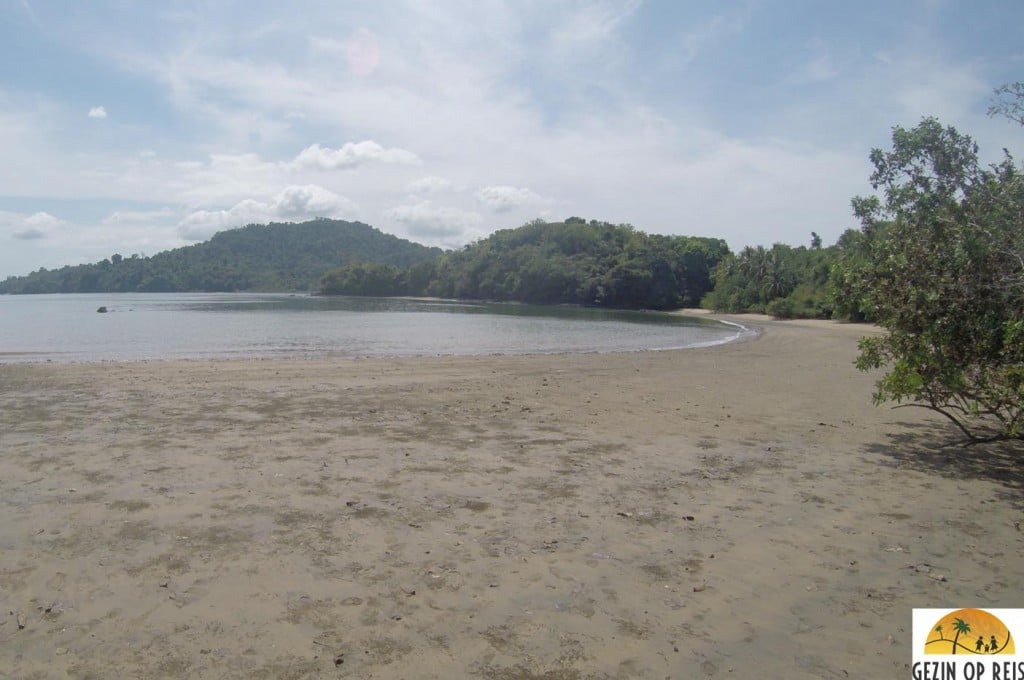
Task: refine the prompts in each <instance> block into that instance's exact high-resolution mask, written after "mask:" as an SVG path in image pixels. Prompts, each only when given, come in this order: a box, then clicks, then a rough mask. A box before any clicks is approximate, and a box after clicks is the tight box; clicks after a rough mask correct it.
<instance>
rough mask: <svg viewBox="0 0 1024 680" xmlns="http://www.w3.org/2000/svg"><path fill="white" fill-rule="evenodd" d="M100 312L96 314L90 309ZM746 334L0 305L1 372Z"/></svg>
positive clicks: (489, 310)
mask: <svg viewBox="0 0 1024 680" xmlns="http://www.w3.org/2000/svg"><path fill="white" fill-rule="evenodd" d="M101 306H102V307H106V309H107V310H108V311H107V313H105V314H104V313H97V309H98V308H99V307H101ZM746 332H747V331H746V329H744V328H742V327H739V326H735V325H730V324H724V323H722V322H717V321H712V320H708V319H698V318H693V317H686V316H681V315H676V314H666V313H657V312H629V311H609V310H599V309H590V308H579V307H546V306H531V305H519V304H493V303H483V302H458V301H447V300H427V299H406V298H348V297H318V296H309V295H288V294H259V293H187V294H179V293H155V294H147V293H121V294H107V293H97V294H75V295H23V296H11V295H5V296H0V363H12V362H36V361H57V362H80V361H135V360H153V359H200V358H243V357H273V356H303V357H323V356H342V357H389V356H394V357H399V356H437V355H455V356H457V355H492V354H533V353H537V354H551V353H575V352H624V351H638V350H652V349H675V348H683V347H697V346H706V345H713V344H719V343H722V342H728V341H730V340H734V339H736V338H738V337H740V336H741V335H743V334H744V333H746Z"/></svg>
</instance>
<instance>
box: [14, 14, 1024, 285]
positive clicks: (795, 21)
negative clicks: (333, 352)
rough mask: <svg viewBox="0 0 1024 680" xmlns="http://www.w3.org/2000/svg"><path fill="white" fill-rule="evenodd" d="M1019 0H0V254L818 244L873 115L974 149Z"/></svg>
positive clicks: (1021, 66)
mask: <svg viewBox="0 0 1024 680" xmlns="http://www.w3.org/2000/svg"><path fill="white" fill-rule="evenodd" d="M1022 29H1024V3H1022V2H1020V1H1019V0H975V1H974V2H963V1H960V2H955V1H953V0H901V1H900V2H892V1H891V0H859V1H858V2H849V1H848V0H785V1H784V0H774V1H770V0H719V1H697V0H685V1H684V0H620V1H617V2H611V1H607V2H605V1H598V0H594V1H589V0H566V1H559V0H518V1H511V0H509V1H502V0H372V1H367V2H362V1H360V0H350V1H346V2H303V1H302V0H295V1H293V2H288V3H281V2H277V1H273V2H271V1H269V0H246V1H245V2H240V1H239V2H234V1H232V0H220V1H218V2H207V1H203V2H176V1H173V0H168V1H166V2H145V1H141V0H140V1H135V0H90V1H89V2H68V1H67V0H52V1H50V0H0V154H2V157H0V278H2V277H6V276H9V275H20V274H26V273H28V272H30V271H34V270H36V269H38V268H40V267H46V268H54V267H59V266H62V265H64V264H78V263H83V262H95V261H98V260H100V259H103V258H105V257H109V256H110V255H111V254H113V253H120V254H122V255H125V256H127V255H130V254H134V253H140V254H143V255H153V254H155V253H157V252H160V251H162V250H167V249H169V248H176V247H180V246H184V245H189V244H191V243H196V242H199V241H203V240H206V239H207V238H209V237H210V236H211V235H212V234H214V233H215V232H217V231H220V230H223V229H228V228H232V227H238V226H243V225H245V224H249V223H266V222H269V221H279V222H280V221H304V220H306V219H310V218H313V217H331V218H338V219H346V220H358V221H361V222H365V223H367V224H370V225H372V226H374V227H377V228H378V229H380V230H381V231H384V232H386V233H391V234H395V235H397V236H400V237H402V238H407V239H410V240H412V241H416V242H418V243H423V244H426V245H432V246H433V245H437V246H442V247H445V248H458V247H461V246H463V245H465V244H467V243H471V242H473V241H475V240H477V239H480V238H483V237H486V236H487V235H488V234H490V233H492V232H493V231H495V230H497V229H505V228H513V227H517V226H520V225H522V224H525V223H526V222H529V221H530V220H533V219H536V218H538V217H539V218H543V219H545V220H551V221H560V220H563V219H565V218H567V217H570V216H579V217H583V218H585V219H587V220H591V219H596V220H600V221H607V222H612V223H616V224H619V223H629V224H632V225H634V226H635V227H636V228H637V229H639V230H642V231H645V232H648V233H661V234H681V235H693V236H711V237H716V238H723V239H725V240H726V241H727V242H728V244H729V246H730V247H731V248H733V249H734V250H738V249H740V248H742V247H743V246H746V245H758V244H761V245H771V244H773V243H776V242H782V243H788V244H790V245H800V244H809V243H810V234H811V232H812V231H814V232H817V233H818V234H819V235H821V237H822V238H823V240H824V241H825V243H826V244H831V243H833V242H835V240H836V239H837V238H838V237H839V235H840V234H841V233H842V232H843V231H844V230H846V229H848V228H851V227H856V226H857V223H856V221H855V219H854V218H853V217H852V215H851V211H850V199H851V198H852V197H853V196H856V195H865V194H869V193H871V186H870V183H869V181H868V177H869V175H870V173H871V165H870V162H869V160H868V156H869V153H870V150H871V149H872V148H874V147H881V148H887V147H888V146H889V143H890V139H891V132H892V128H893V126H895V125H901V126H904V127H910V126H913V125H915V124H917V123H918V122H919V121H920V120H921V118H922V117H924V116H936V117H938V118H939V119H940V120H941V121H942V122H943V123H945V124H949V125H954V126H955V127H957V129H959V130H960V131H961V132H965V133H967V134H970V135H971V136H973V137H974V138H975V139H976V140H977V141H978V143H979V145H980V146H981V149H982V156H983V157H984V158H986V159H987V160H992V161H995V160H998V158H999V154H1001V153H1002V149H1003V148H1004V147H1005V148H1008V149H1009V150H1010V151H1011V152H1013V153H1014V154H1015V155H1016V156H1017V157H1018V158H1020V157H1024V129H1022V128H1021V127H1020V126H1017V125H1015V124H1012V123H1010V122H1008V121H1006V120H1005V119H1001V118H990V117H989V116H987V115H986V111H987V109H988V106H989V104H990V103H991V99H992V91H993V89H994V88H995V87H997V86H999V85H1000V84H1003V83H1007V82H1013V81H1019V80H1024V43H1022V41H1021V36H1022Z"/></svg>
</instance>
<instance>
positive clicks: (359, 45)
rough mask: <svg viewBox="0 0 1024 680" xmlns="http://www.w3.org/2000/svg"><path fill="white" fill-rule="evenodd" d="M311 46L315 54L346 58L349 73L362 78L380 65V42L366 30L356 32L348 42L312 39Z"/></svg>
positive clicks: (361, 29) (331, 39)
mask: <svg viewBox="0 0 1024 680" xmlns="http://www.w3.org/2000/svg"><path fill="white" fill-rule="evenodd" d="M309 44H310V47H311V48H312V49H313V50H314V51H315V52H320V53H322V54H327V55H329V56H338V57H342V58H344V60H345V63H346V65H347V66H348V70H349V72H350V73H352V74H353V75H355V76H358V77H360V78H366V77H368V76H370V75H372V74H373V72H374V71H376V70H377V66H378V65H379V64H380V42H379V41H378V40H377V36H376V35H374V34H373V32H372V31H369V30H367V29H365V28H360V29H359V30H357V31H356V32H354V33H353V34H352V35H351V37H350V38H349V39H348V40H346V41H341V40H335V39H334V38H318V37H312V38H310V39H309Z"/></svg>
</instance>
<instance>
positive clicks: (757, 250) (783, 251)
mask: <svg viewBox="0 0 1024 680" xmlns="http://www.w3.org/2000/svg"><path fill="white" fill-rule="evenodd" d="M837 256H838V249H837V247H832V248H822V247H821V238H820V237H819V236H818V235H817V234H815V233H813V232H812V233H811V247H810V248H806V247H804V246H799V247H796V248H794V247H792V246H788V245H784V244H781V243H776V244H775V245H774V246H772V247H771V248H765V247H764V246H757V247H752V246H747V247H746V248H744V249H743V250H741V251H740V252H739V253H737V254H736V255H729V256H728V257H726V258H725V259H724V260H723V262H722V263H721V264H720V265H719V267H718V270H717V272H716V273H715V280H714V290H713V291H711V292H710V293H709V294H708V295H707V296H706V297H705V298H704V300H703V302H702V303H701V304H702V305H703V306H704V307H706V308H708V309H713V310H716V311H721V312H733V313H742V312H760V313H767V314H771V315H773V316H776V317H779V318H815V317H818V318H828V317H830V316H831V315H832V303H831V299H830V297H829V294H828V282H829V271H830V268H831V265H832V263H833V262H834V261H835V259H836V258H837Z"/></svg>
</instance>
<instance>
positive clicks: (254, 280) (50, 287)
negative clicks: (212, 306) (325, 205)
mask: <svg viewBox="0 0 1024 680" xmlns="http://www.w3.org/2000/svg"><path fill="white" fill-rule="evenodd" d="M441 254H442V251H441V250H440V249H439V248H427V247H426V246H422V245H420V244H418V243H413V242H411V241H406V240H404V239H400V238H398V237H396V236H392V235H389V234H384V233H382V232H381V231H379V230H377V229H374V228H373V227H371V226H369V225H366V224H362V223H361V222H344V221H340V220H328V219H316V220H312V221H310V222H304V223H301V224H290V223H289V224H278V223H271V224H265V225H264V224H250V225H249V226H246V227H242V228H239V229H231V230H229V231H222V232H220V233H218V234H216V235H214V236H213V238H211V239H210V240H209V241H206V242H204V243H198V244H196V245H192V246H186V247H184V248H177V249H175V250H169V251H165V252H162V253H158V254H156V255H153V256H151V257H139V256H135V255H133V256H131V257H122V256H121V255H119V254H115V255H113V256H111V257H110V258H109V259H105V260H103V261H101V262H97V263H95V264H83V265H77V266H65V267H61V268H60V269H53V270H46V269H40V270H39V271H36V272H33V273H31V274H29V275H27V276H18V277H10V278H8V279H7V280H6V281H3V282H0V293H93V292H95V293H111V292H113V293H116V292H122V293H127V292H184V291H211V292H212V291H309V290H313V289H315V288H316V287H317V285H318V282H319V281H320V278H321V277H322V276H323V275H324V274H325V273H326V272H327V271H329V270H332V269H336V268H337V267H340V266H343V265H345V264H346V263H349V262H356V261H358V262H371V263H378V264H382V265H392V266H397V267H403V268H405V267H409V266H411V265H413V264H416V263H417V262H425V261H431V260H436V259H437V258H439V257H440V256H441Z"/></svg>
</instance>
